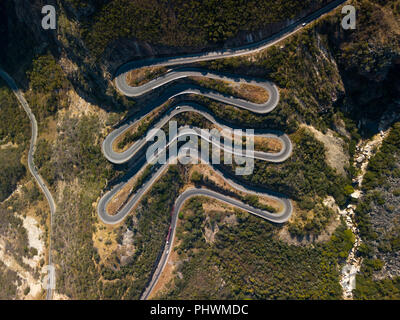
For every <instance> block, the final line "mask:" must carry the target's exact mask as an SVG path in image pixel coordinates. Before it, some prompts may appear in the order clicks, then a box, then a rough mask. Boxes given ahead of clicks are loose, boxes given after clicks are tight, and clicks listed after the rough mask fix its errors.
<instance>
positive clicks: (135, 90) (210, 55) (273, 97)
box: [98, 0, 345, 299]
mask: <svg viewBox="0 0 400 320" xmlns="http://www.w3.org/2000/svg"><path fill="white" fill-rule="evenodd" d="M344 2H345V1H343V0H339V1H333V2H331V3H330V4H328V5H327V6H325V7H324V8H322V9H320V10H318V11H316V12H315V13H313V14H311V15H309V16H308V17H306V18H303V19H300V20H298V21H296V22H295V23H293V24H292V25H290V26H288V27H287V28H285V29H283V30H281V31H280V32H278V33H276V34H275V35H273V36H272V37H269V38H268V39H265V40H263V41H261V42H258V43H253V44H249V45H246V46H243V47H239V48H235V49H221V50H217V51H213V52H207V53H199V54H192V55H186V56H181V57H167V58H149V59H143V60H140V61H132V62H128V63H126V64H124V65H122V66H121V67H120V68H119V69H118V70H117V72H116V75H115V84H116V87H117V89H118V90H119V91H120V92H121V93H123V94H124V95H126V96H129V97H139V96H142V95H145V94H148V93H150V92H152V91H153V90H155V89H157V88H159V87H162V86H164V85H166V84H168V83H170V82H173V81H176V80H178V79H182V78H186V77H192V76H202V77H206V78H211V79H217V80H228V81H233V82H235V83H246V84H252V85H255V86H259V87H262V88H264V89H265V90H267V91H268V93H269V99H268V101H266V102H265V103H262V104H256V103H253V102H250V101H246V100H243V99H238V98H235V97H232V96H227V95H224V94H221V93H218V92H214V91H212V90H209V89H205V88H201V87H197V86H194V85H177V86H175V87H172V88H170V89H169V90H168V91H167V92H166V93H165V94H164V95H162V96H161V97H159V98H157V99H155V100H153V102H151V103H148V104H146V105H145V106H143V107H142V108H141V111H140V112H139V113H138V114H137V115H136V116H134V117H133V118H131V119H130V121H128V122H126V123H123V124H121V125H120V126H119V127H117V128H115V130H114V131H113V132H111V133H110V134H109V135H108V136H107V137H106V139H105V140H104V142H103V145H102V150H103V153H104V155H105V157H106V158H107V159H108V160H109V161H110V162H113V163H116V164H122V163H126V162H127V161H129V160H131V159H134V158H135V156H137V155H138V154H139V151H140V150H142V149H143V148H144V147H145V146H146V144H147V141H146V139H145V137H142V138H140V139H138V140H137V141H135V142H134V143H133V144H132V145H131V146H130V147H129V148H128V149H127V150H126V151H124V152H116V151H114V150H113V145H114V144H115V141H116V139H118V137H120V136H121V135H123V134H124V133H125V132H126V131H127V130H129V129H130V128H131V127H132V126H133V125H135V124H137V123H138V122H139V121H140V120H142V119H143V118H144V117H145V116H146V115H147V114H148V113H149V112H150V111H152V110H153V109H154V108H156V107H158V106H160V105H161V104H163V103H164V102H166V101H168V100H169V99H171V98H174V97H177V96H180V95H187V94H196V95H201V96H205V97H208V98H211V99H213V100H216V101H218V102H222V103H225V104H230V105H233V106H236V107H238V108H242V109H245V110H248V111H250V112H253V113H257V114H266V113H268V112H271V111H272V110H274V108H275V107H276V106H277V105H278V103H279V91H278V89H277V87H276V86H275V85H274V84H272V83H270V82H268V81H266V80H261V79H254V78H244V77H240V76H237V75H228V74H220V73H216V72H210V71H207V70H202V69H198V68H188V67H186V68H184V67H182V66H184V65H187V64H191V63H196V62H200V61H210V60H216V59H222V58H228V57H237V56H242V55H247V54H252V53H256V52H259V51H261V50H264V49H266V48H268V47H270V46H273V45H275V44H276V43H277V42H279V41H281V40H283V39H285V38H287V37H289V36H290V35H292V34H294V33H296V32H297V31H298V30H300V29H302V28H303V27H304V26H305V25H306V24H307V23H309V22H311V21H314V20H316V19H318V18H319V17H321V16H322V15H323V14H325V13H328V12H330V11H332V10H333V9H335V8H336V7H338V6H339V5H340V4H342V3H344ZM154 66H168V67H171V68H172V69H170V70H168V71H167V73H166V74H164V75H162V76H159V77H157V78H156V79H153V80H151V81H149V82H147V83H145V84H143V85H141V86H138V87H131V86H129V85H128V83H127V80H126V76H127V74H128V72H129V71H131V70H135V69H138V68H141V67H154ZM174 68H175V69H174ZM183 112H196V113H198V114H200V115H202V116H203V117H205V118H206V119H208V120H209V121H211V122H212V123H214V124H216V125H217V126H219V127H221V128H227V129H234V128H231V127H230V125H227V124H226V122H225V121H223V120H221V119H216V117H215V116H213V115H212V114H210V112H209V111H208V110H207V109H206V108H204V107H202V106H201V105H199V104H196V103H188V102H184V103H178V104H176V105H174V106H173V107H172V108H170V109H169V110H167V111H166V112H165V114H164V115H163V116H162V118H161V119H159V120H158V122H157V123H155V124H153V125H152V128H153V129H154V128H162V127H163V126H164V125H166V124H167V123H168V121H169V120H171V119H172V118H173V117H174V116H176V115H177V114H179V113H183ZM185 130H186V131H185ZM194 135H196V136H198V137H200V138H201V139H204V140H206V141H210V140H207V137H206V136H204V135H203V134H202V132H201V130H200V128H192V127H191V128H186V129H184V130H182V131H181V132H180V131H179V133H178V135H177V136H176V137H172V139H171V141H170V142H169V143H168V144H167V145H166V147H165V149H164V150H163V151H162V152H161V153H160V154H158V155H155V156H154V158H157V157H160V156H162V154H163V153H165V154H166V152H167V149H168V147H171V146H172V145H173V144H174V143H176V140H177V138H178V137H183V136H194ZM255 135H260V136H265V137H273V138H275V139H278V140H279V141H280V142H281V144H282V146H283V147H282V150H281V151H280V152H278V153H267V152H260V151H255V152H254V155H252V156H254V158H256V159H260V160H264V161H271V162H282V161H285V160H286V159H287V158H288V157H289V156H290V155H291V152H292V144H291V142H290V139H289V137H288V136H287V135H285V134H283V133H281V132H272V131H270V132H263V133H260V132H257V133H255ZM150 137H151V136H150ZM216 146H217V147H218V148H221V149H223V150H224V151H225V152H232V153H233V152H234V151H233V150H229V149H226V148H225V147H224V146H223V145H222V144H216ZM242 156H245V157H246V155H244V154H242ZM198 158H200V160H203V161H205V159H201V157H200V156H199V157H198ZM153 160H154V159H153ZM169 160H170V161H171V160H173V159H169ZM135 163H136V165H135V166H134V168H133V169H132V170H131V173H132V176H133V175H134V174H137V173H138V172H140V171H141V170H143V169H144V168H145V167H146V166H147V164H146V161H145V160H144V159H143V156H142V158H139V157H138V159H137V160H136V162H135ZM168 165H169V163H168V162H167V163H166V164H164V165H162V166H159V167H158V168H156V169H152V174H151V178H150V179H149V180H148V181H147V182H145V183H144V184H143V185H142V186H141V187H140V188H139V189H137V190H136V191H135V193H134V194H133V195H131V197H130V198H129V199H128V201H126V203H124V204H123V205H122V206H121V208H119V210H118V212H117V213H116V214H115V215H110V214H108V213H107V210H106V207H107V204H108V203H109V202H110V200H111V199H112V198H113V197H114V196H115V195H116V194H117V193H118V191H120V190H121V189H122V188H123V187H124V185H125V183H126V182H127V180H125V181H122V182H120V183H118V184H117V185H115V186H114V187H113V188H112V189H111V190H109V191H108V192H106V193H105V194H104V195H103V197H102V198H101V199H100V201H99V204H98V215H99V218H100V219H101V220H102V221H103V222H104V223H106V224H116V223H119V222H121V221H122V220H123V219H124V218H125V217H126V215H127V214H128V213H129V212H130V211H131V210H132V209H133V208H134V207H135V205H136V204H138V203H139V201H140V199H141V197H142V196H143V195H144V194H145V193H146V192H147V191H148V190H149V189H150V188H151V186H152V185H153V184H154V182H156V181H157V179H158V178H159V177H160V176H161V175H162V173H163V172H165V170H166V169H167V167H168ZM210 165H211V164H210ZM211 166H212V165H211ZM213 169H214V170H215V171H216V173H217V174H219V175H221V177H223V178H224V179H225V181H227V182H228V183H229V184H230V185H231V186H232V187H234V188H236V189H237V190H240V191H244V192H247V193H250V194H257V195H260V196H262V195H264V196H265V195H266V196H269V197H271V198H273V199H275V200H276V201H278V202H279V203H280V204H281V210H280V211H279V212H277V213H271V212H267V211H263V210H260V209H258V208H254V207H251V206H249V205H247V204H245V203H243V202H241V201H239V200H237V199H233V198H231V197H227V196H225V195H222V194H220V193H217V192H214V191H211V190H207V189H204V188H192V189H189V190H186V191H185V192H184V193H182V194H181V195H180V196H179V197H178V198H177V199H176V202H175V205H174V208H173V212H172V220H171V225H170V228H171V229H170V232H169V239H167V240H166V243H165V245H164V248H163V251H162V252H161V255H160V259H159V260H158V264H157V266H156V268H155V271H154V272H153V275H152V278H151V279H150V280H149V283H148V285H147V287H146V289H145V290H144V292H143V294H142V296H141V299H147V298H148V296H149V295H150V293H151V291H152V289H153V288H154V286H155V285H156V283H157V281H158V279H159V277H160V275H161V273H162V271H163V269H164V267H165V265H166V263H167V260H168V257H169V254H170V251H171V248H172V243H173V240H174V236H175V230H176V224H177V217H178V213H179V211H180V209H181V208H182V206H183V204H184V202H185V201H186V200H188V199H189V198H191V197H195V196H205V197H209V198H214V199H217V200H219V201H222V202H225V203H228V204H230V205H233V206H235V207H237V208H240V209H242V210H245V211H247V212H249V213H251V214H253V215H255V216H258V217H260V218H262V219H266V220H268V221H271V222H273V223H284V222H286V221H287V220H288V219H289V218H290V216H291V214H292V210H293V208H292V204H291V201H290V200H289V199H287V198H286V197H285V196H284V195H282V194H278V193H276V192H267V191H264V190H263V191H254V190H250V188H247V187H244V186H243V185H239V184H237V183H235V182H234V181H233V180H231V179H230V178H229V177H226V176H224V174H223V173H222V172H220V171H219V170H218V169H217V168H215V167H213ZM130 177H131V176H130ZM130 177H129V178H130Z"/></svg>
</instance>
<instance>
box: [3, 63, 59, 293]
mask: <svg viewBox="0 0 400 320" xmlns="http://www.w3.org/2000/svg"><path fill="white" fill-rule="evenodd" d="M0 77H2V78H3V79H4V81H5V82H6V83H7V84H8V86H9V87H10V88H11V90H12V92H13V93H14V95H15V96H16V98H17V99H18V101H19V103H20V104H21V106H22V107H23V108H24V110H25V112H26V114H27V115H28V117H29V120H30V122H31V127H32V136H31V141H30V146H29V152H28V168H29V171H30V173H31V174H32V176H33V177H34V178H35V180H36V182H37V184H38V185H39V188H40V189H41V190H42V192H43V193H44V195H45V196H46V199H47V202H48V203H49V208H50V230H52V226H53V216H54V213H55V211H56V204H55V202H54V199H53V196H52V195H51V193H50V191H49V189H48V188H47V186H46V184H45V183H44V180H43V178H42V177H41V176H40V174H39V173H38V171H37V169H36V167H35V164H34V161H33V156H34V153H35V149H36V141H37V135H38V125H37V122H36V118H35V115H34V114H33V113H32V110H31V108H30V107H29V104H28V102H27V101H26V99H25V97H24V94H23V93H22V91H21V90H19V88H18V86H17V85H16V83H15V81H14V80H13V79H12V78H11V76H10V75H9V74H8V73H6V72H5V71H4V70H2V69H0ZM48 268H49V269H48V270H49V278H48V281H49V283H48V286H47V293H46V299H47V300H51V299H52V296H53V288H54V277H55V274H54V268H53V262H52V254H51V234H50V237H49V261H48Z"/></svg>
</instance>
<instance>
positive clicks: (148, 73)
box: [126, 67, 166, 87]
mask: <svg viewBox="0 0 400 320" xmlns="http://www.w3.org/2000/svg"><path fill="white" fill-rule="evenodd" d="M165 72H166V68H164V67H143V68H140V69H136V70H132V71H130V72H129V73H128V74H127V76H126V81H127V83H128V85H130V86H131V87H138V86H141V85H143V84H145V83H147V82H149V81H150V80H152V79H155V78H157V77H158V76H159V75H161V74H163V73H165Z"/></svg>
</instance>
